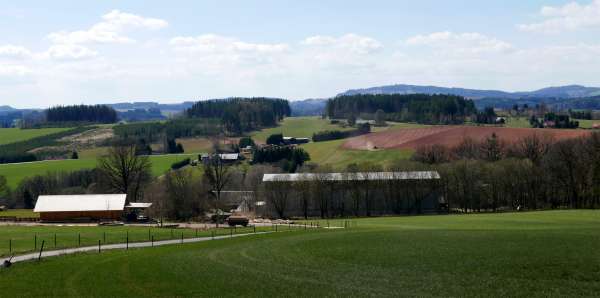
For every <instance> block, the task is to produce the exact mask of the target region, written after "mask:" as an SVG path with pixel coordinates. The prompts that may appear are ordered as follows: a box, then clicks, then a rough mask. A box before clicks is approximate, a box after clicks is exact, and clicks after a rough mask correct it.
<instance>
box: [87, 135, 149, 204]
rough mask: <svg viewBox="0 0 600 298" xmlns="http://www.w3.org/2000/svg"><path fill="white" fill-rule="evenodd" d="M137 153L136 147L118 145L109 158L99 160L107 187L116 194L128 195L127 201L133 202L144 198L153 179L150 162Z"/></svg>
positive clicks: (111, 151)
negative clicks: (146, 189)
mask: <svg viewBox="0 0 600 298" xmlns="http://www.w3.org/2000/svg"><path fill="white" fill-rule="evenodd" d="M136 151H137V150H136V146H135V145H116V146H113V147H111V148H110V149H109V151H108V155H107V156H104V157H101V158H99V159H98V168H99V169H100V171H101V173H102V174H103V177H104V178H105V182H106V184H107V186H108V187H109V188H110V189H111V190H112V191H114V192H118V193H125V194H127V200H128V201H132V202H135V201H137V200H138V199H139V198H140V197H141V196H142V193H143V189H144V186H146V185H147V184H148V183H149V182H150V179H151V177H152V176H151V167H152V164H151V163H150V160H149V159H148V157H147V156H140V155H137V154H136Z"/></svg>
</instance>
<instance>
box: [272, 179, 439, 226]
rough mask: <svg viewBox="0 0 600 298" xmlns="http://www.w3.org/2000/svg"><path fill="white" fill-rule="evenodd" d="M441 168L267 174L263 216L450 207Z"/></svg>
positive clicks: (434, 210)
mask: <svg viewBox="0 0 600 298" xmlns="http://www.w3.org/2000/svg"><path fill="white" fill-rule="evenodd" d="M439 181H440V175H439V173H438V172H436V171H410V172H409V171H406V172H357V173H294V174H265V175H264V176H263V179H262V182H263V184H264V196H263V197H264V201H265V202H266V204H267V206H266V209H265V211H266V212H267V213H266V214H263V215H264V216H277V217H294V216H303V217H307V216H321V217H331V216H334V217H335V216H345V215H348V214H353V215H359V216H362V215H366V216H370V215H386V214H410V213H437V212H447V204H446V202H445V200H444V198H443V197H442V196H441V195H440V193H441V192H440V188H439V187H440V182H439ZM261 200H262V198H261Z"/></svg>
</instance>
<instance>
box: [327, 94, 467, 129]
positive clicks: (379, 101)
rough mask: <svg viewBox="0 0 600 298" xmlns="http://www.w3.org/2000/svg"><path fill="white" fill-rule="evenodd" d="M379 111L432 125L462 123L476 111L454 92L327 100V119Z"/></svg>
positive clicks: (389, 116) (363, 96)
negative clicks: (451, 93)
mask: <svg viewBox="0 0 600 298" xmlns="http://www.w3.org/2000/svg"><path fill="white" fill-rule="evenodd" d="M378 110H381V111H382V112H380V114H382V113H385V118H386V120H389V121H402V122H407V121H409V122H412V121H414V122H420V123H435V124H454V123H463V122H464V121H465V118H466V117H467V116H470V115H473V114H475V113H476V112H477V110H476V108H475V104H474V103H473V101H472V100H468V99H465V98H464V97H460V96H454V95H443V94H435V95H426V94H409V95H402V94H377V95H373V94H359V95H351V96H338V97H335V98H332V99H330V100H329V101H328V102H327V107H326V113H327V116H329V117H330V118H348V117H349V116H350V115H360V114H361V113H366V114H372V115H374V114H375V113H376V112H377V111H378Z"/></svg>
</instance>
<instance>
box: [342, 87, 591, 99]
mask: <svg viewBox="0 0 600 298" xmlns="http://www.w3.org/2000/svg"><path fill="white" fill-rule="evenodd" d="M417 93H422V94H452V95H458V96H463V97H466V98H471V99H480V98H499V99H519V98H580V97H590V96H596V95H600V88H597V87H585V86H580V85H568V86H559V87H548V88H543V89H539V90H535V91H525V92H506V91H500V90H480V89H466V88H454V87H453V88H447V87H437V86H417V85H404V84H398V85H388V86H379V87H371V88H365V89H351V90H348V91H346V92H343V93H340V94H338V96H339V95H356V94H417Z"/></svg>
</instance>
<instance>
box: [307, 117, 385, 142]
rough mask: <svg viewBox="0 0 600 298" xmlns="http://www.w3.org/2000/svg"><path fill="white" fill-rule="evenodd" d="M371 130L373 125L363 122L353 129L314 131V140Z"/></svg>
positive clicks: (324, 139)
mask: <svg viewBox="0 0 600 298" xmlns="http://www.w3.org/2000/svg"><path fill="white" fill-rule="evenodd" d="M384 122H385V121H384ZM369 132H371V125H370V124H369V123H362V124H358V126H357V128H356V129H352V130H346V131H341V130H325V131H319V132H316V133H313V136H312V140H313V142H323V141H331V140H339V139H345V138H351V137H355V136H359V135H363V134H367V133H369Z"/></svg>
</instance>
